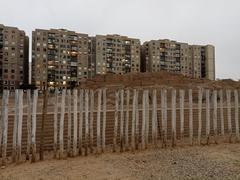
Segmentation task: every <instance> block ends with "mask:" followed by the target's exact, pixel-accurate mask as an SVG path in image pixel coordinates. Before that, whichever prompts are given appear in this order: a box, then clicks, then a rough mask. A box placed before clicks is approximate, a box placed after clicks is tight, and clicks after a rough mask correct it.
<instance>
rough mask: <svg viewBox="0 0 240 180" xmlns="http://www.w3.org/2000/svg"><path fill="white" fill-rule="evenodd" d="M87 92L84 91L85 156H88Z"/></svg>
mask: <svg viewBox="0 0 240 180" xmlns="http://www.w3.org/2000/svg"><path fill="white" fill-rule="evenodd" d="M88 117H89V90H88V89H86V90H85V156H87V155H88V144H89V121H88Z"/></svg>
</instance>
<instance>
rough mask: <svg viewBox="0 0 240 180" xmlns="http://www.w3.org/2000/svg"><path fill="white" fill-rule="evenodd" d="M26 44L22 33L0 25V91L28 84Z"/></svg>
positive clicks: (27, 40) (26, 40)
mask: <svg viewBox="0 0 240 180" xmlns="http://www.w3.org/2000/svg"><path fill="white" fill-rule="evenodd" d="M28 43H29V39H28V37H27V36H26V34H25V32H24V31H22V30H19V29H18V28H16V27H8V26H4V25H2V24H0V90H2V89H9V90H14V89H16V88H19V86H20V85H22V84H28V49H29V47H28Z"/></svg>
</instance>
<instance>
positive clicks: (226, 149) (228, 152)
mask: <svg viewBox="0 0 240 180" xmlns="http://www.w3.org/2000/svg"><path fill="white" fill-rule="evenodd" d="M0 179H1V180H17V179H19V180H35V179H36V180H43V179H44V180H45V179H49V180H65V179H66V180H71V179H144V180H145V179H240V144H221V145H210V146H194V147H177V148H174V149H150V150H146V151H141V152H135V153H132V152H125V153H122V154H120V153H115V154H113V153H107V154H103V155H97V156H93V155H92V156H88V157H76V158H68V159H67V160H54V159H51V160H46V161H44V162H37V163H35V164H30V163H28V162H27V163H23V164H20V165H10V166H8V167H7V168H5V169H1V170H0Z"/></svg>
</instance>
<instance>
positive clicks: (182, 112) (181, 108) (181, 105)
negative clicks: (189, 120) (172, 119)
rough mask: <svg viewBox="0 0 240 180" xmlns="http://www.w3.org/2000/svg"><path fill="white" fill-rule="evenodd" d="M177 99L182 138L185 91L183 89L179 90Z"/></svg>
mask: <svg viewBox="0 0 240 180" xmlns="http://www.w3.org/2000/svg"><path fill="white" fill-rule="evenodd" d="M179 95H180V97H179V101H180V138H181V139H183V138H184V100H185V97H184V96H185V91H184V90H183V89H180V90H179Z"/></svg>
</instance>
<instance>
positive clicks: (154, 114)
mask: <svg viewBox="0 0 240 180" xmlns="http://www.w3.org/2000/svg"><path fill="white" fill-rule="evenodd" d="M152 107H153V108H152V142H153V144H154V146H155V147H156V146H157V90H156V89H153V99H152Z"/></svg>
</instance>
